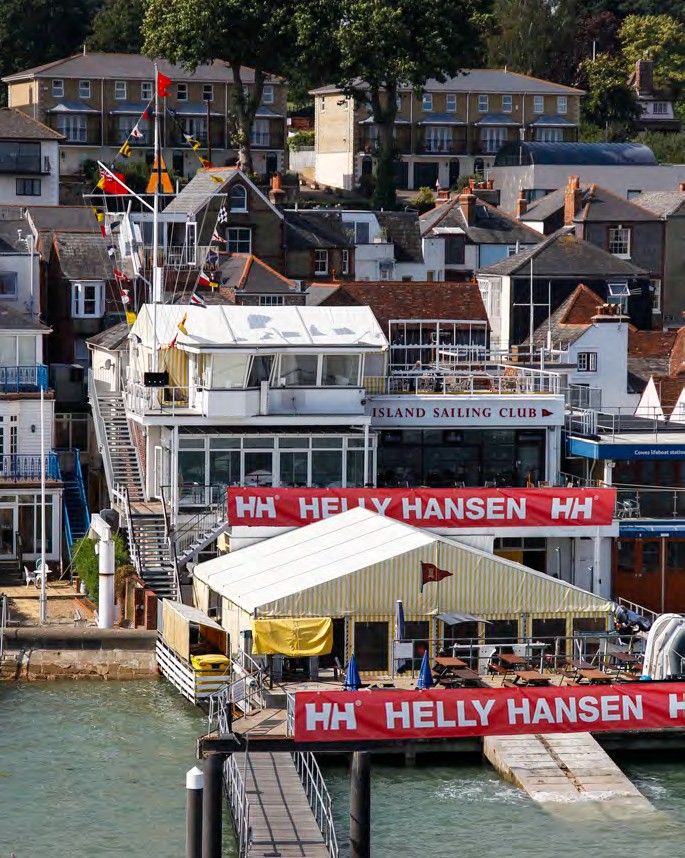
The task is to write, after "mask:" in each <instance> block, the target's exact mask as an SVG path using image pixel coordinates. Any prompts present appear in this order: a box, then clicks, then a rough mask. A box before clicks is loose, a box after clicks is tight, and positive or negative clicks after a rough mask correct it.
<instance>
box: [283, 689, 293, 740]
mask: <svg viewBox="0 0 685 858" xmlns="http://www.w3.org/2000/svg"><path fill="white" fill-rule="evenodd" d="M286 706H287V708H286V722H285V735H286V736H289V737H291V738H292V737H293V736H294V735H295V694H294V693H293V692H292V691H287V692H286Z"/></svg>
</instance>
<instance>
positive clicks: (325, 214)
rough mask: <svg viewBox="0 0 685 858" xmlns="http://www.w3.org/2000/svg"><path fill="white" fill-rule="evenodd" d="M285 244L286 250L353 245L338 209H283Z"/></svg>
mask: <svg viewBox="0 0 685 858" xmlns="http://www.w3.org/2000/svg"><path fill="white" fill-rule="evenodd" d="M283 216H284V218H285V246H286V248H287V249H288V250H310V249H311V248H317V247H319V248H331V247H354V242H352V241H350V239H349V238H348V236H347V234H346V232H345V227H344V224H343V219H342V215H341V213H340V212H338V211H335V212H333V211H325V210H324V211H316V210H315V209H310V210H307V211H301V210H296V209H285V210H284V212H283Z"/></svg>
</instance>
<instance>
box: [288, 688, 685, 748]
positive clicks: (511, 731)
mask: <svg viewBox="0 0 685 858" xmlns="http://www.w3.org/2000/svg"><path fill="white" fill-rule="evenodd" d="M668 728H677V729H680V730H683V729H685V683H682V682H680V683H678V682H673V683H661V682H659V683H651V682H635V683H622V684H621V685H614V686H602V687H598V686H595V687H588V686H585V687H582V686H558V687H553V688H552V687H550V688H491V689H427V690H424V691H414V690H407V691H404V690H394V691H380V690H373V691H320V692H316V691H298V692H297V693H296V694H295V741H296V742H297V743H310V742H311V743H316V742H327V743H331V742H341V743H344V742H354V743H359V742H373V741H381V742H382V741H392V742H397V741H403V740H410V741H414V740H416V739H457V738H465V737H469V736H511V735H521V734H525V733H595V732H600V731H602V732H606V731H612V730H613V731H622V730H661V729H668Z"/></svg>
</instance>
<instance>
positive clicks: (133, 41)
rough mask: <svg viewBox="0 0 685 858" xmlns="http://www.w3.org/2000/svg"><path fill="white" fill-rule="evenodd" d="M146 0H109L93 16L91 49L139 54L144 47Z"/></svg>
mask: <svg viewBox="0 0 685 858" xmlns="http://www.w3.org/2000/svg"><path fill="white" fill-rule="evenodd" d="M144 15H145V2H144V0H109V2H108V3H107V4H106V5H105V6H103V7H102V9H100V11H99V12H98V13H97V15H96V16H95V17H94V18H93V32H92V33H91V35H90V36H89V37H88V41H87V43H86V44H87V46H88V48H89V49H90V50H91V51H105V52H109V53H119V54H138V53H140V52H141V51H142V49H143V34H142V32H141V28H142V26H143V17H144Z"/></svg>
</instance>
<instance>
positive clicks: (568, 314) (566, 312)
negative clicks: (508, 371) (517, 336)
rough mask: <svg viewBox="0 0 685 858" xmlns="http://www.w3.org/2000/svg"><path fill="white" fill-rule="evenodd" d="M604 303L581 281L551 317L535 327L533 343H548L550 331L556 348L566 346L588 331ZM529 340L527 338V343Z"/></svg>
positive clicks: (541, 344) (542, 344) (538, 344)
mask: <svg viewBox="0 0 685 858" xmlns="http://www.w3.org/2000/svg"><path fill="white" fill-rule="evenodd" d="M604 303H605V302H604V301H603V300H602V298H600V297H599V295H598V294H597V293H596V292H593V291H592V289H589V288H588V287H587V286H585V285H584V284H583V283H581V284H580V285H578V286H576V288H575V289H574V290H573V292H572V293H571V294H570V295H569V296H568V298H567V299H566V300H565V301H562V303H561V304H560V305H559V306H558V307H557V309H556V310H555V311H554V312H553V313H552V315H551V316H550V317H549V319H547V320H546V321H544V322H543V323H542V324H541V325H539V327H537V328H536V329H535V331H534V333H533V345H535V346H544V345H546V343H547V335H548V333H549V334H550V335H551V340H552V345H553V347H554V348H566V347H567V346H569V345H571V343H574V342H575V341H576V340H577V339H578V337H580V336H582V334H584V333H585V331H587V329H588V328H589V327H590V325H591V324H592V317H593V316H595V315H596V314H597V308H598V307H601V306H603V304H604ZM528 341H529V339H526V343H527V342H528Z"/></svg>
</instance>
